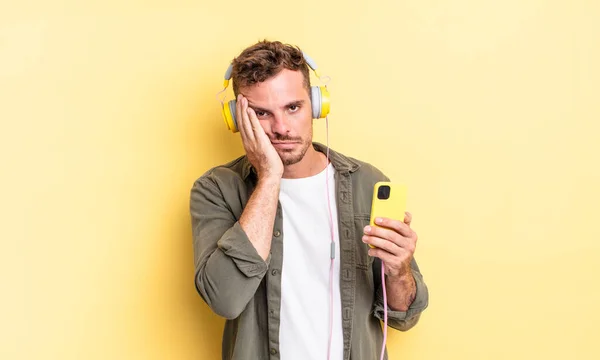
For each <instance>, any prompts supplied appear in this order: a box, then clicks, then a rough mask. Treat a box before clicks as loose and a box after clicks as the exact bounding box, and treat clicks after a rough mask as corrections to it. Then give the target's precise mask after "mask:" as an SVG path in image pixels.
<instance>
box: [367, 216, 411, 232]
mask: <svg viewBox="0 0 600 360" xmlns="http://www.w3.org/2000/svg"><path fill="white" fill-rule="evenodd" d="M375 224H376V225H377V226H381V227H384V228H388V229H392V230H394V231H396V232H397V233H398V234H401V235H402V236H406V237H410V236H411V235H412V230H411V229H410V227H409V226H408V225H407V224H405V223H403V222H402V221H399V220H395V219H390V218H385V217H378V218H376V219H375Z"/></svg>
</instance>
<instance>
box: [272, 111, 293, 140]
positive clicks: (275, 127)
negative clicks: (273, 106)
mask: <svg viewBox="0 0 600 360" xmlns="http://www.w3.org/2000/svg"><path fill="white" fill-rule="evenodd" d="M271 131H273V133H274V134H280V135H287V134H288V133H289V132H290V121H289V119H288V117H287V114H285V113H284V112H278V113H276V114H275V115H274V116H273V122H272V123H271Z"/></svg>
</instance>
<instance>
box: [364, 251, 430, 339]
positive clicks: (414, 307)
mask: <svg viewBox="0 0 600 360" xmlns="http://www.w3.org/2000/svg"><path fill="white" fill-rule="evenodd" d="M411 273H412V278H413V281H414V285H415V288H414V289H415V292H414V296H412V297H408V298H409V299H408V300H411V299H412V301H410V304H409V305H408V306H406V305H404V307H398V308H395V307H394V304H393V303H394V302H395V301H396V299H395V298H396V297H397V296H398V295H397V294H396V293H400V298H407V296H406V295H405V294H403V290H402V287H397V288H396V287H395V286H394V282H393V281H392V282H391V281H390V279H389V276H386V294H387V300H388V311H387V314H388V325H389V326H391V327H392V328H394V329H396V330H400V331H407V330H410V329H411V328H413V327H414V326H415V325H416V324H417V323H418V322H419V318H420V317H421V313H422V312H423V311H424V310H425V309H426V308H427V306H428V304H429V291H428V289H427V285H426V284H425V282H424V281H423V275H422V274H421V272H420V270H419V266H418V265H417V262H416V261H415V260H414V259H413V260H412V262H411ZM373 277H374V280H375V289H376V293H375V303H374V304H373V313H374V315H375V317H377V318H378V319H380V320H381V321H383V316H384V308H383V288H382V287H381V261H380V260H379V259H377V258H376V259H375V261H374V262H373ZM390 284H391V285H390Z"/></svg>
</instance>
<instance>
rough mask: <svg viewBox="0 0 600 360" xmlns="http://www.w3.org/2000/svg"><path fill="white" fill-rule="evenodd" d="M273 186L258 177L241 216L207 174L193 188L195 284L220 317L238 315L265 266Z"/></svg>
mask: <svg viewBox="0 0 600 360" xmlns="http://www.w3.org/2000/svg"><path fill="white" fill-rule="evenodd" d="M276 188H277V187H276V186H274V185H273V184H272V183H270V182H268V181H264V182H259V183H258V185H257V187H256V189H255V191H254V192H253V193H252V195H251V196H250V199H249V201H248V204H247V206H246V207H245V209H244V211H243V213H242V216H241V217H240V220H239V221H236V220H235V217H234V214H232V213H231V211H230V210H229V207H228V205H227V203H226V201H225V199H224V197H223V194H222V193H221V191H220V190H219V188H218V186H217V185H216V184H215V183H214V182H213V181H212V180H211V179H210V178H202V179H200V180H199V181H197V182H196V183H195V184H194V187H193V188H192V192H191V202H190V209H191V216H192V227H193V231H194V263H195V283H196V288H197V290H198V292H199V293H200V295H201V296H202V298H203V299H204V300H205V301H206V303H207V304H208V306H209V307H210V308H211V309H212V310H213V311H214V312H215V313H217V314H218V315H220V316H223V317H225V318H228V319H233V318H236V317H237V316H239V314H240V313H241V312H242V311H243V309H244V308H245V307H246V305H247V304H248V302H249V301H250V299H251V298H252V297H253V296H254V294H255V292H256V289H257V288H258V286H259V284H260V282H261V280H262V278H263V277H264V275H265V273H266V271H267V267H268V264H269V260H270V256H269V252H270V249H271V236H272V229H273V223H274V219H275V213H276V209H277V195H274V194H277V191H276V190H275V189H276ZM246 229H248V230H246Z"/></svg>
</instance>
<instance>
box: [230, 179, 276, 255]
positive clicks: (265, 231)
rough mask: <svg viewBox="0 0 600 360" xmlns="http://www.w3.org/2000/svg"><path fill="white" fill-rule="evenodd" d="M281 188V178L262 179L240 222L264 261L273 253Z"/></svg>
mask: <svg viewBox="0 0 600 360" xmlns="http://www.w3.org/2000/svg"><path fill="white" fill-rule="evenodd" d="M279 186H280V179H279V178H264V179H260V180H259V181H258V183H257V185H256V189H255V190H254V192H253V193H252V195H251V196H250V199H249V200H248V203H247V204H246V207H245V208H244V211H243V213H242V216H241V217H240V220H239V222H240V225H241V227H242V229H243V230H244V232H245V233H246V235H247V236H248V239H249V240H250V242H251V243H252V245H253V246H254V248H255V249H256V251H257V252H258V254H259V255H260V256H261V257H262V258H263V260H266V259H267V257H268V256H269V253H270V251H271V239H272V236H273V223H274V222H275V215H276V213H277V201H278V199H279Z"/></svg>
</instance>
